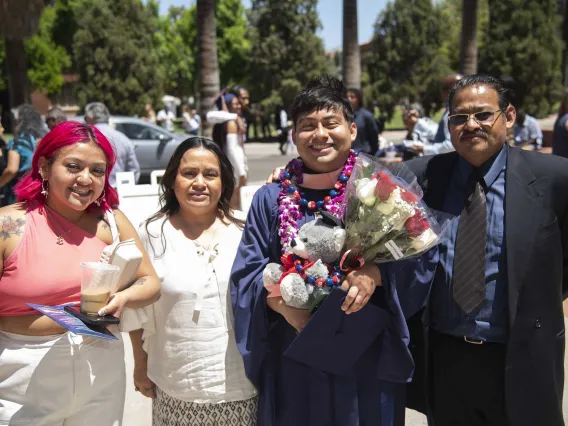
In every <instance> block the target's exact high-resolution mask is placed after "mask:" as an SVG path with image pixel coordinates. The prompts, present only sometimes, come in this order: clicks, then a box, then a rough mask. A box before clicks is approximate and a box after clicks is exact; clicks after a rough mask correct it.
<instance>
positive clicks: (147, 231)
mask: <svg viewBox="0 0 568 426" xmlns="http://www.w3.org/2000/svg"><path fill="white" fill-rule="evenodd" d="M234 187H235V178H234V174H233V169H232V167H231V163H230V161H229V160H228V158H227V156H226V155H225V154H224V153H223V152H222V151H221V150H220V149H219V147H218V146H217V145H216V144H215V143H214V142H213V141H210V140H208V139H204V138H200V137H193V138H190V139H188V140H186V141H184V142H183V143H182V144H181V145H180V146H179V147H178V148H177V150H176V151H175V152H174V154H173V156H172V158H171V160H170V163H169V164H168V167H167V169H166V172H165V174H164V176H163V179H162V189H163V195H162V198H161V205H162V208H161V210H160V211H159V212H158V213H156V214H155V215H153V216H152V217H150V218H149V219H148V220H147V221H146V222H145V223H144V224H142V226H141V228H140V231H139V233H140V239H141V240H142V242H143V244H144V246H145V248H146V249H147V251H148V255H149V256H150V259H151V260H152V263H153V265H154V267H155V269H156V271H157V273H158V275H159V276H160V278H161V279H162V298H161V299H160V300H159V301H158V302H157V303H155V304H154V305H152V306H151V307H150V308H148V309H146V313H147V314H148V315H147V316H148V321H146V322H145V323H144V325H143V327H142V329H140V330H136V331H133V332H131V333H130V336H131V340H132V345H133V349H134V359H135V366H134V385H135V387H136V389H137V390H138V391H140V392H141V393H142V394H144V395H145V396H147V397H151V398H154V401H153V407H152V411H153V415H152V417H153V425H154V426H174V425H179V424H187V425H206V424H214V425H243V426H247V425H256V416H257V396H256V395H257V392H256V390H255V388H254V386H253V385H252V384H251V383H250V382H249V380H248V379H247V378H246V376H245V372H244V366H243V360H242V358H241V355H240V353H239V351H238V349H237V346H236V343H235V338H234V333H233V331H232V327H233V325H232V316H233V315H232V312H231V303H230V294H229V291H228V289H229V276H230V271H231V266H232V264H233V260H234V258H235V255H236V252H237V247H238V245H239V242H240V239H241V232H242V221H240V220H238V219H237V218H235V217H234V216H233V212H232V211H231V209H230V207H229V203H230V198H231V194H232V193H233V189H234Z"/></svg>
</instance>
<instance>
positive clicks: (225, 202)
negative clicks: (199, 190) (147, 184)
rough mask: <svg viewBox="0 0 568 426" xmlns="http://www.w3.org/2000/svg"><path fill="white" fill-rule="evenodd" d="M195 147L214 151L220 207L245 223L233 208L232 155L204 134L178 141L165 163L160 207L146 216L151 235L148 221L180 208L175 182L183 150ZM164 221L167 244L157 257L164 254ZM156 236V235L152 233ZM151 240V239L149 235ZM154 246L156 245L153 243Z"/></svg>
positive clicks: (224, 212) (233, 220)
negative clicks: (166, 163) (216, 163)
mask: <svg viewBox="0 0 568 426" xmlns="http://www.w3.org/2000/svg"><path fill="white" fill-rule="evenodd" d="M193 148H203V149H206V150H208V151H211V152H212V153H213V154H214V155H215V157H217V160H219V169H220V171H221V197H220V198H219V204H218V206H217V207H218V209H219V211H221V212H222V213H223V216H224V217H225V218H227V219H229V220H230V221H231V222H233V223H235V224H236V225H238V226H242V225H243V222H242V221H241V220H240V219H237V218H236V217H235V216H234V215H233V213H232V211H231V208H230V203H231V197H232V195H233V191H234V189H235V185H236V182H235V175H234V173H233V166H232V165H231V162H230V161H229V158H228V157H227V156H226V155H225V153H224V152H223V151H222V150H221V149H220V148H219V146H218V145H217V144H216V143H215V142H213V141H212V140H210V139H206V138H202V137H199V136H196V137H191V138H189V139H186V140H185V141H183V142H182V143H181V144H179V145H178V147H177V148H176V150H175V151H174V153H173V154H172V157H171V158H170V161H169V163H168V166H167V167H166V171H165V172H164V175H163V176H162V180H161V182H160V186H161V187H162V188H161V189H162V191H161V192H162V194H161V195H160V206H161V208H160V210H159V211H158V212H156V213H155V214H153V215H152V216H150V217H149V218H148V219H147V220H146V224H145V226H146V232H148V235H150V231H149V230H148V225H150V223H152V222H154V221H156V220H158V219H160V218H162V217H164V216H168V217H171V216H172V215H174V214H175V213H177V212H178V211H179V209H180V206H179V202H178V200H177V198H176V194H175V192H174V185H175V182H176V178H177V174H178V169H179V164H180V162H181V159H182V157H183V156H184V154H185V153H186V152H187V151H189V150H190V149H193ZM164 224H165V222H164V223H163V224H162V232H161V235H160V238H161V241H162V246H163V248H164V252H163V253H161V254H160V255H157V257H161V256H163V255H164V253H165V250H166V238H165V236H164ZM151 236H152V237H154V238H155V236H153V235H151ZM150 244H151V239H150ZM152 249H154V247H153V246H152Z"/></svg>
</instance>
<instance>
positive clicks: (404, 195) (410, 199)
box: [400, 190, 418, 204]
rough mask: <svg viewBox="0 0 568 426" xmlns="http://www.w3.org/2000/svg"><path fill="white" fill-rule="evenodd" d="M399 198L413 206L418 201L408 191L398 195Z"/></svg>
mask: <svg viewBox="0 0 568 426" xmlns="http://www.w3.org/2000/svg"><path fill="white" fill-rule="evenodd" d="M400 198H402V199H403V201H406V202H407V203H411V204H414V203H416V202H417V201H418V200H417V199H416V197H415V196H414V194H413V193H412V192H410V191H407V190H403V191H402V193H401V194H400Z"/></svg>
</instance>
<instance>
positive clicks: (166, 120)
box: [156, 105, 176, 132]
mask: <svg viewBox="0 0 568 426" xmlns="http://www.w3.org/2000/svg"><path fill="white" fill-rule="evenodd" d="M175 119H176V115H175V114H174V113H173V111H172V109H171V107H170V106H169V105H166V106H165V107H164V109H161V110H160V111H158V116H157V117H156V121H157V122H158V124H159V125H160V126H162V127H163V128H164V129H166V130H167V131H168V132H173V131H174V121H175Z"/></svg>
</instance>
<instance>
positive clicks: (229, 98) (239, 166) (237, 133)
mask: <svg viewBox="0 0 568 426" xmlns="http://www.w3.org/2000/svg"><path fill="white" fill-rule="evenodd" d="M222 99H223V101H224V102H225V105H226V107H227V110H228V112H230V113H233V114H236V115H235V118H234V119H228V120H227V121H224V122H220V123H217V124H215V126H213V134H212V137H213V140H214V141H215V143H216V144H217V145H219V147H220V148H221V150H222V151H223V152H224V153H225V154H227V157H228V158H229V161H230V162H231V165H232V166H233V173H234V175H235V180H236V186H235V189H234V191H233V196H232V199H231V207H233V208H236V209H238V208H240V205H241V197H240V188H241V187H242V186H245V185H246V183H247V173H248V167H247V160H246V155H245V151H244V147H243V141H244V139H243V137H244V135H245V133H246V130H245V128H244V125H243V122H242V120H241V119H240V118H239V115H240V113H241V108H242V106H241V103H240V101H239V98H237V97H236V96H235V95H233V94H232V93H227V94H225V95H224V96H223V98H222ZM208 117H209V115H208Z"/></svg>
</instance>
